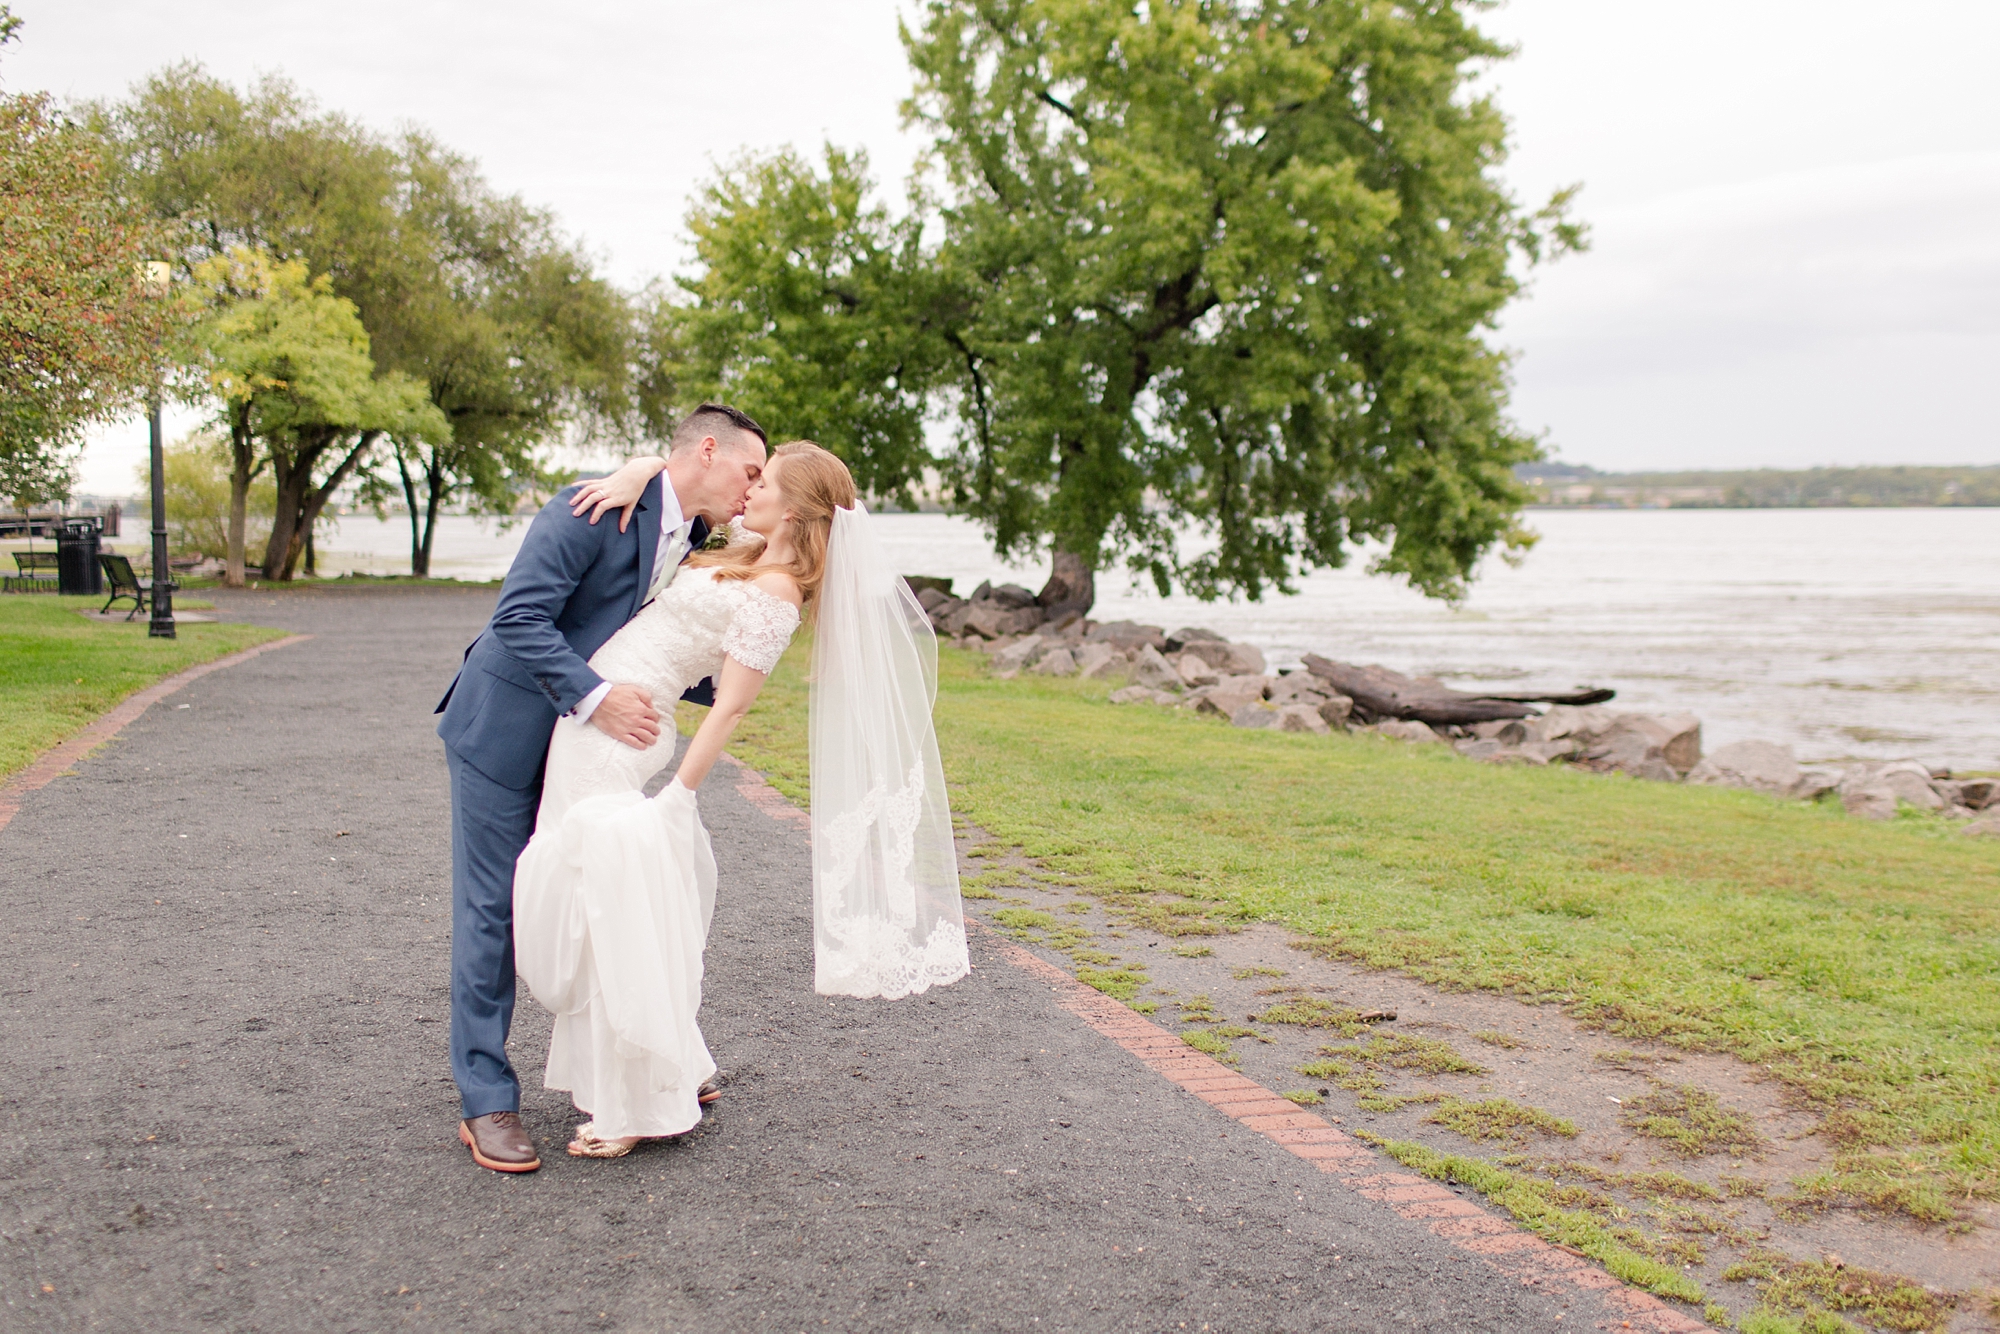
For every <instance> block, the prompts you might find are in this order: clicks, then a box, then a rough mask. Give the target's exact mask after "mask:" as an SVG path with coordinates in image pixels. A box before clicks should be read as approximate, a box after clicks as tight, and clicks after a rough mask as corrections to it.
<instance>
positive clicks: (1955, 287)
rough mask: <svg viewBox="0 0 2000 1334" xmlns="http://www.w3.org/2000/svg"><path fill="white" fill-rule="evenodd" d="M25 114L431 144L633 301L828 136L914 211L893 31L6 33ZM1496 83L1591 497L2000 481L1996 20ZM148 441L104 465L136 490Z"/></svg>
mask: <svg viewBox="0 0 2000 1334" xmlns="http://www.w3.org/2000/svg"><path fill="white" fill-rule="evenodd" d="M12 3H13V8H14V12H15V13H16V14H18V15H20V16H21V17H23V18H24V19H25V20H26V21H27V26H26V28H25V29H24V30H23V32H22V34H21V36H22V41H21V42H20V44H18V45H16V46H13V47H10V48H8V50H7V52H6V54H5V56H4V58H0V76H4V81H5V83H6V84H7V86H8V87H10V88H12V89H30V88H47V89H49V90H51V91H54V92H56V93H58V94H60V95H63V96H67V97H76V98H86V97H106V96H117V95H120V94H122V93H123V92H125V91H126V90H127V89H128V88H129V87H130V86H131V84H132V83H133V82H135V81H136V80H138V79H140V78H142V77H143V76H144V75H145V74H147V73H148V72H150V71H152V70H155V69H158V68H159V67H161V66H162V65H165V64H168V63H170V62H173V61H177V60H199V61H201V62H202V63H204V64H205V65H207V66H208V68H209V69H210V70H211V71H213V72H214V73H216V74H218V75H221V76H223V77H226V78H229V79H232V80H237V81H244V80H248V79H250V78H252V77H254V76H256V75H258V74H260V73H267V72H281V73H283V74H285V75H287V76H289V77H290V78H292V79H293V80H294V81H295V82H297V83H298V84H300V85H301V86H302V87H304V88H305V89H307V90H308V91H310V92H311V93H313V94H314V95H316V96H317V97H318V98H319V99H320V100H321V101H322V103H324V104H325V105H327V106H329V107H333V108H338V109H340V110H343V111H346V112H349V113H352V114H354V115H357V116H359V117H361V118H363V119H364V120H366V121H368V122H371V123H373V124H376V125H378V126H380V127H382V128H385V129H386V128H391V127H394V126H396V125H399V124H402V123H405V122H416V123H419V124H422V125H425V126H428V127H429V128H431V129H432V130H434V131H436V132H437V134H438V135H439V136H440V137H441V138H442V139H443V140H445V141H446V142H447V143H449V144H451V145H453V146H454V147H456V148H458V149H460V150H461V151H464V152H466V153H469V154H471V155H472V156H474V157H476V158H477V159H479V161H480V162H481V163H482V164H483V166H484V168H485V171H486V174H487V176H488V177H489V179H490V180H491V181H492V182H493V183H494V184H495V185H497V186H498V187H500V188H501V189H503V190H507V191H513V192H518V193H520V194H521V195H523V196H525V197H526V198H527V199H529V200H530V201H532V202H534V203H537V204H542V205H546V206H548V207H551V208H553V209H554V210H555V211H556V212H557V213H558V214H559V215H560V216H561V217H562V219H563V220H564V222H565V224H566V225H567V226H568V227H569V228H570V229H572V230H573V231H574V232H576V233H578V234H580V235H581V236H583V237H584V238H586V240H587V241H588V242H589V243H590V244H591V245H592V246H593V247H594V248H595V249H597V250H598V251H599V252H600V253H601V254H602V255H603V257H604V259H605V261H606V263H607V265H608V267H609V269H610V271H611V272H612V273H614V274H615V275H616V276H617V277H618V278H619V279H620V280H622V281H626V282H633V283H636V282H639V281H643V280H644V279H646V278H648V277H651V276H653V275H656V274H660V273H665V272H670V271H672V270H673V269H675V268H676V267H678V266H679V265H681V264H682V263H683V262H684V259H685V253H686V252H685V249H684V247H683V244H682V232H681V226H680V224H681V219H682V216H683V214H684V213H685V211H686V203H687V200H688V197H689V194H690V191H691V190H692V189H693V187H694V186H695V185H696V184H697V183H698V182H699V181H700V180H701V179H702V178H703V177H704V176H705V175H707V174H708V173H709V172H710V171H711V169H712V166H713V164H715V163H717V162H720V161H725V160H727V159H728V158H730V157H731V156H733V155H734V154H736V153H737V152H739V151H741V150H743V149H746V148H750V149H760V150H761V149H769V148H774V147H777V146H780V145H783V144H797V145H800V146H802V147H806V148H808V149H810V148H812V147H814V146H816V145H817V144H818V143H819V142H820V141H821V140H822V139H825V138H829V137H830V138H832V139H834V140H836V141H838V142H840V143H843V144H848V145H861V146H864V147H866V148H867V149H868V151H869V153H870V156H871V158H872V161H873V163H874V166H875V169H876V172H877V175H878V177H880V178H881V179H883V180H885V181H888V182H895V181H898V180H900V179H901V177H902V176H903V174H904V173H905V172H906V171H907V169H908V167H909V164H910V161H911V159H912V157H913V156H914V153H915V149H916V141H915V140H914V139H913V138H911V137H910V136H907V135H905V134H904V133H903V132H902V130H901V129H900V127H899V123H898V115H897V103H898V102H899V101H900V100H901V98H902V97H903V96H904V95H905V94H906V93H907V92H908V88H909V79H908V75H907V72H906V70H905V67H904V62H903V56H902V50H901V47H900V45H899V43H898V41H897V36H896V17H897V13H898V9H899V6H898V3H897V0H845V2H844V3H838V4H834V3H827V0H817V2H816V3H808V2H806V0H735V3H733V4H730V5H717V4H713V3H705V4H693V3H687V2H686V0H652V2H651V3H643V4H642V3H632V2H631V0H627V2H625V3H618V2H616V0H572V2H571V3H568V4H565V5H561V6H556V7H553V8H551V7H549V6H547V5H546V4H534V5H529V4H525V3H521V2H520V0H486V3H484V4H481V5H476V6H475V5H467V4H464V3H443V2H442V0H395V2H394V3H388V2H386V0H345V3H342V4H340V5H337V6H335V5H327V4H324V3H315V4H305V3H298V2H297V0H257V2H256V3H248V0H177V3H175V4H171V5H163V4H160V3H157V0H149V2H148V3H139V2H138V0H12ZM1481 21H1482V22H1483V23H1484V24H1485V26H1486V27H1487V28H1488V29H1489V30H1490V31H1492V32H1494V33H1496V34H1497V35H1499V36H1501V37H1503V38H1505V39H1506V40H1508V41H1510V42H1513V43H1516V44H1517V45H1518V47H1519V55H1518V56H1517V57H1516V58H1515V59H1514V60H1512V61H1509V62H1506V63H1504V64H1502V65H1501V66H1499V67H1498V68H1497V69H1496V70H1494V71H1493V72H1492V73H1491V74H1490V75H1489V76H1488V79H1487V81H1488V82H1489V83H1490V84H1491V86H1493V87H1495V88H1496V89H1497V92H1498V96H1499V99H1500V102H1501V105H1502V106H1503V107H1504V108H1505V109H1506V110H1507V111H1508V113H1509V114H1510V116H1511V117H1512V120H1513V127H1514V140H1515V151H1514V156H1513V158H1512V160H1511V161H1510V163H1509V164H1508V166H1507V168H1506V174H1507V177H1508V179H1509V181H1510V183H1511V184H1512V185H1513V187H1514V188H1515V190H1516V191H1517V192H1518V193H1519V195H1520V196H1521V197H1522V198H1523V200H1525V201H1531V202H1539V201H1540V200H1541V199H1542V198H1544V197H1546V195H1547V194H1548V192H1549V191H1550V190H1552V189H1554V188H1555V187H1557V186H1559V185H1563V184H1568V183H1572V182H1576V183H1581V184H1582V185H1583V187H1584V188H1583V193H1582V194H1581V196H1580V198H1579V203H1578V209H1577V211H1578V213H1579V215H1580V216H1581V217H1582V218H1583V219H1584V220H1586V221H1587V222H1588V223H1589V224H1590V225H1591V227H1592V230H1593V237H1594V240H1593V246H1592V249H1591V251H1590V253H1588V254H1586V255H1582V256H1576V257H1571V258H1568V259H1565V260H1563V261H1561V262H1560V263H1558V264H1556V265H1554V266H1552V267H1550V268H1547V269H1545V270H1542V271H1541V272H1539V273H1538V274H1536V275H1535V277H1534V280H1533V287H1532V289H1531V292H1530V294H1529V295H1528V296H1527V297H1526V298H1525V299H1524V300H1523V301H1521V302H1520V303H1519V304H1518V305H1517V306H1516V307H1514V308H1513V309H1512V310H1511V311H1510V313H1509V315H1508V317H1507V320H1506V324H1505V327H1504V328H1503V330H1502V332H1501V334H1500V338H1501V340H1502V341H1503V342H1504V343H1505V345H1507V346H1509V347H1511V348H1513V349H1514V350H1515V351H1516V352H1517V353H1518V355H1519V359H1518V362H1517V366H1516V380H1517V387H1516V392H1515V398H1514V415H1515V417H1516V419H1517V420H1518V421H1519V422H1520V424H1521V425H1522V426H1523V427H1525V428H1527V429H1529V430H1531V431H1536V432H1546V437H1547V440H1548V443H1549V445H1550V447H1551V448H1552V449H1553V450H1554V451H1555V452H1556V454H1557V455H1558V456H1559V457H1560V458H1562V459H1564V460H1566V461H1569V462H1576V463H1588V464H1592V465H1594V466H1597V467H1600V468H1607V469H1622V468H1674V467H1748V466H1778V467H1797V466H1807V465H1811V464H1817V463H2000V426H1996V425H1995V419H1994V415H1993V412H1992V410H1991V399H1992V398H1993V397H1994V384H1995V382H1996V380H2000V375H1996V363H2000V79H1996V78H1995V77H1994V76H1993V74H1992V72H1991V69H1990V56H1991V52H1993V51H1994V50H1995V49H2000V4H1995V3H1993V2H1992V0H1902V2H1901V3H1899V4H1896V5H1883V4H1881V3H1879V0H1873V2H1871V3H1865V4H1864V3H1859V0H1821V3H1818V4H1814V5H1806V4H1802V3H1800V2H1799V0H1726V2H1725V0H1675V3H1672V4H1666V3H1657V2H1652V3H1642V2H1640V0H1512V3H1510V4H1507V5H1505V6H1503V7H1502V8H1500V9H1498V10H1496V11H1494V12H1492V13H1490V14H1488V15H1486V16H1485V17H1484V18H1483V19H1482V20H1481ZM139 435H140V433H138V432H135V431H133V430H131V429H129V428H128V429H123V430H121V431H119V432H116V433H113V434H112V435H111V436H110V437H108V438H106V439H104V440H102V441H101V442H100V443H98V444H96V445H93V447H92V449H91V451H90V453H89V456H88V457H87V459H86V463H85V488H86V489H87V490H93V491H99V492H106V493H117V492H123V491H127V490H129V489H130V488H131V483H130V480H129V479H130V477H131V470H132V467H133V465H134V463H135V462H136V461H137V460H138V458H139V457H140V453H141V447H142V446H143V440H141V439H139Z"/></svg>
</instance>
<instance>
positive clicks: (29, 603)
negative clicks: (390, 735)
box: [0, 593, 285, 778]
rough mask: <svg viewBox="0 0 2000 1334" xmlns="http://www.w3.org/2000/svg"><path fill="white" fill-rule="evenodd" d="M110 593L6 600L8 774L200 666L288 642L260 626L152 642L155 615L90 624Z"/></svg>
mask: <svg viewBox="0 0 2000 1334" xmlns="http://www.w3.org/2000/svg"><path fill="white" fill-rule="evenodd" d="M103 605H104V599H102V598H66V597H55V596H50V595H48V594H46V593H33V594H14V595H12V596H7V597H0V778H4V777H5V776H6V775H8V774H11V773H13V772H14V771H15V770H16V769H20V768H22V767H24V766H26V765H27V764H28V763H29V761H31V760H33V759H34V758H35V756H37V755H39V754H41V753H42V752H43V751H45V750H47V749H48V748H49V747H50V746H53V745H55V744H57V743H58V742H60V741H63V740H64V739H66V738H68V737H71V736H74V735H75V734H76V733H77V732H78V731H80V730H82V729H83V728H84V727H85V726H87V725H88V724H89V723H90V722H91V720H92V719H94V718H97V717H98V716H99V715H101V714H103V713H104V712H105V711H106V710H107V709H109V708H111V707H112V706H113V705H115V704H117V703H118V701H120V700H122V699H124V698H125V697H126V696H127V695H130V694H132V693H133V692H134V691H138V690H144V689H145V688H146V687H147V686H149V685H152V684H154V683H155V682H157V681H159V680H161V679H163V678H165V677H168V676H172V675H173V674H174V673H175V672H178V671H181V670H183V669H185V668H188V667H192V666H194V665H195V664H197V663H203V662H209V661H212V660H213V659H216V658H220V657H222V656H224V655H225V654H229V653H234V652H236V651H237V650H238V649H244V648H248V647H250V646H251V645H252V644H261V643H263V642H264V641H265V640H269V639H279V638H282V637H283V636H284V634H285V631H283V630H270V629H266V628H264V627H262V626H255V625H182V626H181V627H179V630H180V633H179V637H178V638H175V639H149V638H147V637H146V622H145V621H144V620H143V619H141V620H135V621H133V622H131V623H130V624H127V623H125V622H122V621H110V622H105V621H89V620H85V619H84V618H83V617H81V616H79V615H77V614H76V613H77V612H78V611H79V610H80V609H83V608H88V609H90V610H92V611H95V610H96V609H97V608H99V607H101V606H103Z"/></svg>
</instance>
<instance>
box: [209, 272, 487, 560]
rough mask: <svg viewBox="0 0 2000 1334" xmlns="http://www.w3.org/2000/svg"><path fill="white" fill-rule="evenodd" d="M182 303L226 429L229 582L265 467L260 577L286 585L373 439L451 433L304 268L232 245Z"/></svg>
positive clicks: (419, 389) (241, 556) (327, 284)
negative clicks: (267, 488)
mask: <svg viewBox="0 0 2000 1334" xmlns="http://www.w3.org/2000/svg"><path fill="white" fill-rule="evenodd" d="M185 300H186V302H187V304H188V306H189V307H190V308H191V310H192V311H193V312H194V314H195V315H196V323H195V324H194V327H193V330H192V334H191V339H190V341H191V342H192V343H193V345H194V349H195V357H196V359H197V361H198V363H199V364H200V365H201V367H202V368H203V369H204V370H205V371H206V373H207V378H208V386H209V389H210V392H211V393H212V394H213V396H214V399H215V400H216V401H217V402H218V403H219V404H220V405H221V407H222V424H223V426H224V427H225V428H226V429H227V430H228V432H229V442H230V456H231V477H230V510H229V554H228V557H227V575H226V578H227V581H228V582H229V583H231V584H241V583H242V581H243V573H244V564H245V553H244V549H243V547H244V525H245V502H246V499H247V497H248V495H249V490H250V483H251V481H252V479H253V478H254V477H255V476H256V475H257V473H258V472H259V471H261V469H262V467H263V466H264V465H265V464H266V463H267V462H268V464H269V467H270V469H271V482H272V487H273V490H274V492H275V499H276V507H275V510H274V513H273V515H272V522H271V534H270V539H269V541H268V542H267V543H266V545H265V548H264V559H263V574H264V577H265V578H267V579H290V578H291V577H292V576H293V574H294V573H295V572H296V571H297V569H298V561H299V556H300V555H301V553H302V552H303V551H304V549H305V545H306V538H307V534H308V533H310V532H311V531H312V526H313V524H314V522H316V521H317V519H318V518H319V514H320V511H321V510H323V509H324V508H325V506H326V503H327V501H328V500H330V499H331V498H332V497H333V495H334V493H335V492H336V491H338V490H339V489H340V488H341V486H342V485H344V484H345V483H346V482H348V481H349V480H350V479H351V478H352V477H354V475H355V474H356V472H357V470H358V469H359V468H360V467H361V466H362V464H363V462H364V461H365V460H366V459H367V457H368V455H369V452H370V451H371V450H372V449H373V448H374V447H375V445H376V444H377V442H378V441H380V440H381V439H382V437H383V436H385V435H389V436H394V437H397V438H399V439H407V440H411V441H421V440H448V439H449V438H450V434H451V428H450V426H449V425H448V424H447V423H446V422H445V420H444V416H443V414H442V413H440V412H439V411H438V410H437V407H436V406H435V405H434V404H433V403H432V402H431V401H430V397H429V395H428V393H426V391H425V388H424V386H423V384H422V383H421V382H419V381H417V380H413V379H411V378H410V377H409V376H407V375H404V374H402V373H401V372H397V371H392V372H390V373H388V374H386V375H381V376H378V375H376V373H375V363H374V360H373V358H371V357H370V356H369V351H368V333H367V331H366V330H365V329H363V328H362V326H361V320H360V317H359V316H358V315H357V314H356V312H355V309H354V304H353V303H352V302H351V301H348V300H347V299H346V298H344V297H340V296H336V295H334V292H333V284H332V281H331V280H330V279H329V278H327V277H326V276H325V275H324V274H322V275H320V276H319V277H318V278H313V277H311V276H310V275H309V274H308V273H307V271H306V266H305V264H304V262H303V261H301V260H285V261H278V260H273V259H272V258H271V257H270V256H269V255H268V254H266V253H265V252H263V251H260V250H253V249H251V248H249V247H247V246H237V247H234V248H232V249H231V250H230V251H229V252H228V253H227V254H225V255H219V256H216V257H214V258H211V259H206V260H203V261H202V262H201V263H199V264H197V265H196V266H195V270H194V274H193V281H192V282H191V283H190V284H189V286H188V288H187V289H186V293H185Z"/></svg>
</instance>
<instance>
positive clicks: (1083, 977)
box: [1076, 968, 1153, 1001]
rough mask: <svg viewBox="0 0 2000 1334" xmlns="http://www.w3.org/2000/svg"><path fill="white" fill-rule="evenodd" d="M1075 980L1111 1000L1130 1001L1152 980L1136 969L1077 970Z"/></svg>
mask: <svg viewBox="0 0 2000 1334" xmlns="http://www.w3.org/2000/svg"><path fill="white" fill-rule="evenodd" d="M1076 980H1077V981H1079V982H1081V983H1083V984H1084V985H1085V986H1087V987H1095V988H1097V989H1098V990H1099V991H1101V992H1103V993H1104V994H1105V995H1107V996H1109V997H1111V998H1112V999H1113V1000H1122V1001H1130V1000H1131V999H1132V998H1133V997H1135V996H1137V995H1138V994H1139V988H1140V987H1143V986H1145V985H1146V984H1147V983H1148V982H1150V981H1152V980H1153V979H1152V978H1150V977H1147V976H1146V975H1145V974H1144V973H1142V972H1140V971H1139V970H1138V969H1136V968H1079V969H1077V970H1076Z"/></svg>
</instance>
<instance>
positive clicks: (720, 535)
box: [701, 520, 735, 551]
mask: <svg viewBox="0 0 2000 1334" xmlns="http://www.w3.org/2000/svg"><path fill="white" fill-rule="evenodd" d="M734 528H735V524H734V521H733V520H732V521H731V522H730V523H719V524H717V525H715V527H713V528H711V529H709V530H708V537H707V539H706V540H705V541H703V542H702V544H701V549H702V550H703V551H720V550H722V549H723V548H724V547H726V546H728V545H729V538H730V534H731V533H732V532H733V531H734Z"/></svg>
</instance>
